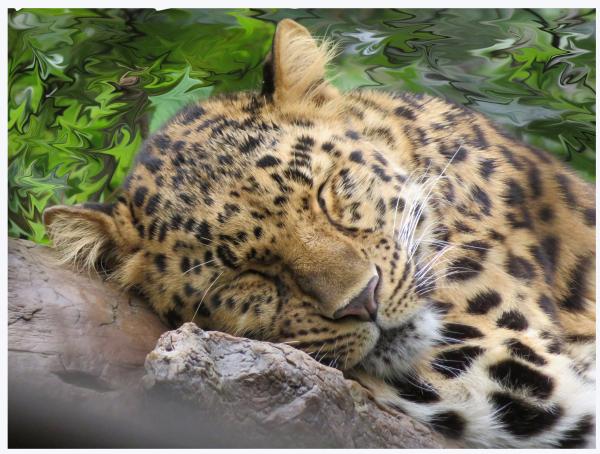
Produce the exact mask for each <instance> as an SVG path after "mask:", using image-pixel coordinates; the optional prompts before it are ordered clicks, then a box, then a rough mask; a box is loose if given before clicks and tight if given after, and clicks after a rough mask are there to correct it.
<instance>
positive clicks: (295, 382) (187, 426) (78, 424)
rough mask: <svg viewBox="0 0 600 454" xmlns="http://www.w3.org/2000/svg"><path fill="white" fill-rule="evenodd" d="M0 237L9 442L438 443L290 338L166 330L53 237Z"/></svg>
mask: <svg viewBox="0 0 600 454" xmlns="http://www.w3.org/2000/svg"><path fill="white" fill-rule="evenodd" d="M8 249H9V257H8V265H9V269H8V303H9V304H8V309H9V312H8V350H9V351H8V383H9V447H38V448H41V447H62V448H65V447H71V448H72V447H89V448H91V447H103V448H106V447H119V448H125V447H130V448H133V447H136V448H140V447H144V448H151V447H298V448H300V447H338V448H342V447H357V448H358V447H360V448H377V447H387V448H391V447H397V448H439V447H443V446H444V444H443V442H442V441H441V439H440V438H439V437H438V436H437V435H435V434H433V433H432V432H431V431H430V430H429V429H428V428H426V427H425V426H423V425H421V424H419V423H417V422H416V421H414V420H412V419H411V418H409V417H407V416H405V415H402V414H400V413H397V412H395V411H393V410H389V409H385V408H381V407H380V406H378V405H377V404H376V403H375V402H374V401H373V400H372V399H371V398H370V396H369V394H368V392H367V391H366V390H365V389H364V388H362V387H361V386H360V385H359V384H358V383H356V382H354V381H352V380H347V379H345V378H344V376H343V374H342V373H341V372H340V371H338V370H336V369H332V368H329V367H326V366H324V365H321V364H319V363H317V362H316V361H314V360H313V359H312V358H311V357H310V356H308V355H306V354H305V353H303V352H301V351H299V350H296V349H294V348H292V347H290V346H287V345H282V344H271V343H267V342H257V341H252V340H249V339H243V338H236V337H233V336H229V335H227V334H224V333H218V332H209V331H202V330H200V329H199V328H198V327H196V326H195V325H193V324H191V323H187V324H185V325H183V326H182V327H181V328H179V329H178V330H174V331H167V328H166V327H165V326H164V325H163V324H162V323H161V322H160V321H159V319H158V317H156V316H155V315H154V313H153V312H152V311H151V310H150V309H149V308H148V307H147V306H146V305H145V303H144V302H142V301H139V300H137V299H136V298H134V297H132V296H130V295H127V294H124V293H122V292H120V291H119V290H118V289H116V288H115V287H113V286H112V285H111V284H110V283H107V282H103V281H101V280H100V279H98V278H95V277H90V276H84V275H80V274H77V273H75V272H73V271H70V270H67V269H64V268H62V267H60V266H57V265H56V262H55V259H54V257H53V252H52V250H50V249H48V248H45V247H42V246H37V245H34V244H33V243H30V242H27V241H23V240H13V239H10V240H9V248H8ZM157 341H158V343H157Z"/></svg>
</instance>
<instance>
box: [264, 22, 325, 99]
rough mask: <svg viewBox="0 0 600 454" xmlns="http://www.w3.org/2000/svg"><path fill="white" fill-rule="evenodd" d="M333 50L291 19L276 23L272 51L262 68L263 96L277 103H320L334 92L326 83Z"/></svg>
mask: <svg viewBox="0 0 600 454" xmlns="http://www.w3.org/2000/svg"><path fill="white" fill-rule="evenodd" d="M332 53H333V50H332V47H331V46H329V45H328V44H327V43H326V42H323V43H318V42H317V41H316V40H315V39H314V38H313V37H312V36H311V35H310V33H309V31H308V30H307V29H306V28H304V27H303V26H302V25H300V24H298V23H297V22H294V21H293V20H291V19H284V20H282V21H281V22H279V24H277V30H276V31H275V37H274V38H273V48H272V50H271V53H270V54H269V56H268V57H267V62H266V63H265V68H264V82H263V94H265V95H266V96H268V97H272V98H273V99H274V101H275V102H276V103H277V102H278V103H286V102H298V101H306V100H312V101H317V102H322V101H323V100H325V99H327V98H329V97H332V96H335V94H337V91H336V90H335V88H333V86H331V85H330V84H329V83H327V82H326V81H325V67H326V65H327V63H328V61H329V60H330V59H331V57H332Z"/></svg>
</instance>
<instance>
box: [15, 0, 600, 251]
mask: <svg viewBox="0 0 600 454" xmlns="http://www.w3.org/2000/svg"><path fill="white" fill-rule="evenodd" d="M284 17H290V18H293V19H296V20H298V21H299V22H301V23H302V24H304V25H305V26H307V27H308V28H309V29H310V30H311V32H312V33H314V34H316V35H318V36H325V37H331V38H332V39H333V40H334V41H336V42H339V43H340V54H339V56H338V57H337V59H336V62H335V65H334V67H333V68H332V72H331V76H332V77H333V78H334V84H336V85H337V86H339V87H340V88H344V89H349V88H356V87H367V86H368V87H380V88H382V89H386V90H397V91H401V90H410V91H415V92H424V93H430V94H434V95H439V96H443V97H446V98H448V99H451V100H453V101H455V102H458V103H461V104H465V105H468V106H470V107H471V108H473V109H476V110H479V111H481V112H483V113H485V114H487V115H488V116H490V117H492V118H494V119H495V121H496V122H497V123H499V124H500V125H502V126H503V127H504V128H505V129H507V130H509V131H511V132H512V133H513V134H514V135H516V136H517V137H519V138H521V139H522V140H524V141H526V142H528V143H531V144H533V145H536V146H538V147H540V148H544V149H546V150H548V151H550V152H552V153H555V154H556V155H558V156H560V157H561V158H563V159H564V160H566V161H568V162H569V163H570V164H571V165H572V166H573V167H574V168H575V169H577V170H578V171H579V172H580V173H581V174H582V175H583V176H584V177H586V178H588V179H589V180H592V181H593V180H594V179H595V152H594V143H595V110H594V109H595V92H594V89H595V13H594V11H593V10H589V11H588V10H497V9H495V10H492V9H485V10H483V9H482V10H465V9H460V10H452V9H450V10H443V11H440V10H431V9H429V10H403V11H400V10H383V9H381V10H366V9H365V10H300V9H296V10H249V9H244V10H175V9H171V10H164V11H154V10H85V9H80V10H73V9H70V10H57V9H21V10H19V11H13V10H11V11H9V19H8V21H9V24H8V25H9V30H8V38H9V59H8V71H9V75H8V80H9V100H8V101H9V102H8V109H9V125H8V126H9V131H8V139H9V153H8V159H9V162H8V165H9V166H8V179H9V233H10V235H12V236H17V237H23V238H29V239H32V240H34V241H38V242H45V241H46V237H45V233H44V228H43V226H42V225H41V224H40V219H41V212H42V211H43V209H44V207H45V206H47V205H51V204H56V203H67V204H73V203H78V202H83V201H86V200H95V201H105V200H109V199H110V197H111V194H112V193H113V192H114V191H115V189H116V188H117V187H118V186H119V185H120V184H121V182H122V181H123V179H124V177H125V175H126V173H127V171H128V169H129V167H130V166H131V163H132V161H133V158H134V155H135V152H136V151H137V149H138V148H139V146H140V144H141V143H142V141H143V139H144V138H145V137H146V136H147V135H148V134H149V133H152V132H154V131H155V130H156V129H157V128H159V127H160V125H162V124H163V123H164V122H165V121H166V120H167V119H168V118H169V117H170V116H171V115H173V114H174V113H175V112H176V111H177V110H179V109H180V108H181V107H183V106H184V105H185V104H187V103H189V102H191V101H193V100H196V99H202V98H206V97H207V96H209V95H211V94H214V93H220V92H229V91H237V90H248V89H256V88H258V87H259V86H260V82H261V79H262V70H261V63H262V60H263V59H264V57H265V55H266V54H267V52H268V51H269V49H270V45H271V40H272V35H273V32H274V29H275V25H274V24H275V23H276V22H277V21H278V20H281V19H283V18H284Z"/></svg>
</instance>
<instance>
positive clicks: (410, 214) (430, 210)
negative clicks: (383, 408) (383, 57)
mask: <svg viewBox="0 0 600 454" xmlns="http://www.w3.org/2000/svg"><path fill="white" fill-rule="evenodd" d="M328 49H331V47H330V46H329V45H328V44H321V45H319V44H318V43H317V42H315V41H313V40H312V39H311V38H310V34H309V33H308V31H307V30H306V29H304V28H303V27H301V26H300V25H298V24H296V23H295V22H293V21H289V20H284V21H282V22H281V23H280V24H279V26H278V28H277V32H276V36H275V40H274V48H273V51H272V55H271V58H270V62H269V63H268V64H267V68H268V67H269V65H272V67H273V77H274V81H273V82H274V83H273V87H272V88H273V91H272V92H265V93H263V94H261V95H258V94H254V93H238V94H230V95H226V96H221V97H215V98H211V99H209V100H207V101H204V102H202V103H199V104H196V105H193V106H190V107H189V108H188V109H186V110H185V111H183V112H181V113H180V114H178V115H177V116H175V117H174V118H173V119H172V121H171V122H169V123H168V124H167V125H165V127H164V128H163V129H162V130H161V131H159V132H158V133H157V134H155V135H154V136H153V137H151V138H149V139H148V141H147V142H146V143H145V145H144V147H143V149H142V150H141V151H140V153H139V155H138V160H137V162H136V164H135V166H134V167H133V168H132V171H131V173H130V175H129V177H128V180H127V182H126V183H125V185H124V187H123V196H122V197H121V198H120V199H119V200H118V201H117V202H116V203H115V204H114V205H113V206H112V207H111V209H110V211H109V212H110V214H108V212H106V213H105V212H102V210H100V211H98V210H94V209H91V208H86V207H78V208H70V207H58V208H50V209H49V210H47V214H46V216H45V223H46V225H47V226H48V230H49V234H50V236H51V237H52V239H53V240H54V243H55V246H56V247H57V248H58V249H59V250H60V254H61V255H62V257H63V260H64V261H65V262H69V263H72V264H75V265H76V266H77V265H78V266H80V267H82V268H83V269H86V270H89V269H92V268H93V267H94V266H95V264H97V263H99V261H102V260H103V259H104V258H105V256H106V255H107V254H108V255H109V258H110V260H108V262H110V265H111V266H110V267H109V269H108V270H107V272H108V273H109V274H110V275H111V276H112V277H113V278H114V279H115V280H117V281H118V282H119V283H120V284H121V285H122V286H123V287H124V288H128V287H135V288H136V290H138V291H141V292H142V293H143V294H144V295H145V296H146V297H147V298H148V300H149V302H150V304H152V306H153V307H154V309H155V310H156V311H157V313H159V314H160V315H161V317H163V318H164V319H165V320H167V321H168V322H170V323H172V324H174V325H177V324H179V323H181V322H184V321H194V322H196V323H198V324H199V325H200V326H202V327H205V328H208V329H217V330H223V331H226V332H230V333H233V334H236V335H244V336H249V337H253V338H258V339H264V340H269V341H274V342H286V343H290V344H291V345H293V346H295V347H297V348H300V349H302V350H304V351H306V352H307V353H309V354H311V355H312V356H314V357H315V358H316V359H317V360H319V361H321V362H324V363H325V364H329V365H331V366H333V367H337V368H339V369H342V370H344V371H346V373H347V374H349V375H351V376H354V377H356V378H357V379H358V380H359V381H361V382H362V383H363V384H364V385H365V386H367V387H369V388H370V389H371V390H372V392H373V394H374V395H375V397H376V398H377V399H378V400H379V401H380V402H381V403H383V404H386V405H391V406H395V407H396V408H399V409H401V410H403V411H406V412H407V413H409V414H411V415H413V416H415V417H417V418H419V419H420V420H422V421H424V422H425V423H429V424H432V425H433V426H434V427H436V428H437V429H438V430H440V431H441V432H442V433H444V434H445V435H446V436H448V437H452V438H456V439H459V440H461V441H462V442H464V443H465V444H467V445H468V446H472V447H557V446H561V447H569V446H579V445H581V444H582V443H588V444H589V443H590V440H591V437H592V434H591V428H592V423H591V422H590V421H592V419H591V418H593V413H594V409H593V402H594V389H593V376H594V343H593V340H594V338H595V219H594V218H595V211H594V206H595V203H594V190H593V187H592V186H591V185H589V184H587V183H585V182H583V181H582V180H581V179H580V178H579V177H578V176H577V175H576V174H574V173H573V172H572V171H571V170H569V169H568V168H567V167H566V166H565V165H564V164H563V163H561V162H559V161H558V160H556V159H555V158H553V157H551V156H550V155H548V154H546V153H544V152H542V151H538V150H535V149H532V148H530V147H527V146H526V145H524V144H522V143H519V142H518V141H516V140H514V139H512V138H510V137H508V136H506V135H504V134H503V133H501V132H500V131H499V130H498V129H497V128H496V127H495V126H494V125H493V124H492V123H491V122H490V121H489V120H487V119H486V118H485V117H483V116H482V115H480V114H478V113H475V112H471V111H468V110H466V109H464V108H462V107H460V106H455V105H452V104H451V103H448V102H446V101H444V100H441V99H437V98H431V97H423V96H418V95H409V94H402V95H394V94H390V93H385V92H381V91H369V90H360V91H354V92H349V93H343V94H342V93H339V92H338V91H337V90H335V89H334V88H333V87H332V86H331V85H330V84H329V83H327V82H325V80H324V74H325V65H326V63H327V61H328V59H329V57H330V55H331V51H330V50H328ZM266 82H268V80H267V81H266ZM268 85H269V84H268V83H265V86H267V87H268ZM96 208H97V207H96ZM108 262H107V263H108ZM374 276H377V277H378V279H379V280H378V285H377V288H376V290H375V293H374V295H373V297H374V298H375V299H376V300H377V301H378V303H379V306H378V309H377V313H376V321H375V322H370V321H365V320H364V319H358V318H357V317H351V316H347V317H343V318H339V319H336V318H335V317H334V314H336V313H339V311H340V310H342V309H344V308H345V307H347V305H348V304H349V303H350V302H351V301H354V300H355V298H357V297H358V295H360V294H361V292H362V291H363V289H365V288H366V286H367V283H368V282H370V281H371V279H374ZM572 395H576V397H572Z"/></svg>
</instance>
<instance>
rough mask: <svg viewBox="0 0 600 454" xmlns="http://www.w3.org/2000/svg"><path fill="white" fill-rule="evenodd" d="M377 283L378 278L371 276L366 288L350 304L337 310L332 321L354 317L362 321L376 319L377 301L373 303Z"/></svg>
mask: <svg viewBox="0 0 600 454" xmlns="http://www.w3.org/2000/svg"><path fill="white" fill-rule="evenodd" d="M378 282H379V276H373V277H372V278H371V280H370V281H369V282H368V284H367V286H366V287H365V288H364V289H362V291H361V292H360V293H359V294H358V295H356V296H355V297H354V298H352V300H350V302H349V303H348V304H347V305H346V306H344V307H342V308H341V309H338V310H337V311H335V313H334V314H333V318H334V319H338V318H343V317H348V316H351V315H353V316H355V317H358V318H360V319H361V320H364V321H367V322H368V321H369V320H373V321H375V319H376V318H377V301H375V288H377V283H378Z"/></svg>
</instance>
